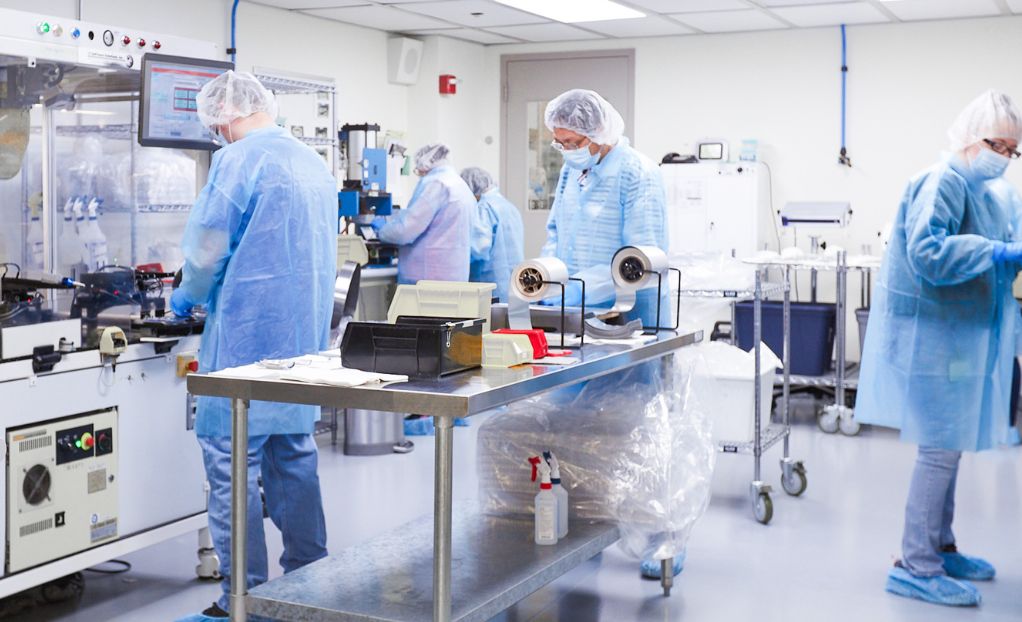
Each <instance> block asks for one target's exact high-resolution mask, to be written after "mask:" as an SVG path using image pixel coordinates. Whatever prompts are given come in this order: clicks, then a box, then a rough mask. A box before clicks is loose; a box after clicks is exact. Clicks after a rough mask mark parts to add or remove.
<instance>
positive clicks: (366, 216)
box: [337, 123, 404, 266]
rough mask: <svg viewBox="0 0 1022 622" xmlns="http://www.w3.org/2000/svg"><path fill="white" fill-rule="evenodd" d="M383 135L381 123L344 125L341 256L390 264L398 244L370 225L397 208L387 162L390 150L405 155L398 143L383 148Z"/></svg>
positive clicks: (378, 263)
mask: <svg viewBox="0 0 1022 622" xmlns="http://www.w3.org/2000/svg"><path fill="white" fill-rule="evenodd" d="M379 134H380V126H379V125H376V124H373V123H363V124H360V125H352V124H345V125H343V126H341V132H340V141H341V152H342V154H343V156H344V158H345V159H346V161H347V167H346V168H345V173H346V179H345V180H344V188H343V189H342V190H341V191H340V192H338V193H337V198H338V206H339V207H338V220H339V221H340V222H341V225H340V226H339V227H338V233H339V234H340V235H341V237H340V238H339V239H338V251H339V252H340V253H341V255H340V256H339V257H338V259H339V260H343V261H347V260H352V261H356V262H358V263H361V264H363V265H374V266H389V265H391V264H393V263H394V260H395V259H396V258H397V247H395V246H393V245H391V244H385V243H383V242H381V241H379V240H377V239H376V236H375V235H374V234H373V230H372V229H371V228H370V227H369V226H368V225H369V224H370V223H372V221H373V219H374V218H376V217H377V216H390V215H391V213H392V211H393V209H394V207H395V206H394V205H393V204H392V197H391V195H390V193H389V192H387V168H388V166H387V164H388V159H389V158H390V156H391V155H392V153H390V152H392V151H393V152H395V153H394V154H393V155H398V153H397V152H399V155H402V156H403V154H404V149H403V148H402V147H400V146H398V145H392V146H391V148H390V149H389V150H388V149H382V148H380V147H379V146H378V145H379ZM363 247H364V249H363Z"/></svg>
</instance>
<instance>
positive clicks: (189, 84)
mask: <svg viewBox="0 0 1022 622" xmlns="http://www.w3.org/2000/svg"><path fill="white" fill-rule="evenodd" d="M233 68H234V64H233V63H230V62H226V61H217V60H204V59H200V58H185V57H183V56H167V55H164V54H146V55H145V56H143V57H142V86H141V89H140V97H139V107H138V144H140V145H142V146H143V147H173V148H177V149H209V150H212V149H216V147H217V145H216V143H214V142H213V137H212V136H211V135H210V133H209V129H208V128H207V127H205V126H204V125H203V124H202V122H201V121H199V115H198V107H197V102H196V96H197V95H198V94H199V91H200V90H202V87H203V86H204V85H205V84H206V83H207V82H209V81H210V80H212V79H214V78H216V77H217V76H219V75H220V74H222V73H224V72H225V71H227V70H228V69H233Z"/></svg>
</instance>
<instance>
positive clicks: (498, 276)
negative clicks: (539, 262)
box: [469, 188, 525, 302]
mask: <svg viewBox="0 0 1022 622" xmlns="http://www.w3.org/2000/svg"><path fill="white" fill-rule="evenodd" d="M524 235H525V233H524V227H523V225H522V215H521V213H519V212H518V208H516V207H515V206H514V205H512V204H511V202H510V201H508V200H507V199H506V198H504V195H502V194H501V193H500V191H499V190H498V189H497V188H491V189H489V190H487V191H486V192H484V193H483V195H482V196H481V197H479V203H478V204H477V205H476V211H475V219H474V221H473V225H472V264H471V266H470V271H469V280H470V281H472V282H474V283H496V284H497V289H496V290H494V295H495V296H497V297H498V298H500V301H501V302H507V289H508V285H509V284H510V282H511V272H513V271H514V269H515V267H516V266H518V264H520V263H522V261H523V259H524V256H525V251H524V250H523V244H524Z"/></svg>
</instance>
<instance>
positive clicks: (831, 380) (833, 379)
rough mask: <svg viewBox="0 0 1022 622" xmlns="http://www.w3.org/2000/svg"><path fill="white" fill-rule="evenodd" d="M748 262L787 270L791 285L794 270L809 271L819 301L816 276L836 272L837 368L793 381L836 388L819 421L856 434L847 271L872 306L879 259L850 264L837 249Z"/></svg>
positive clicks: (855, 375)
mask: <svg viewBox="0 0 1022 622" xmlns="http://www.w3.org/2000/svg"><path fill="white" fill-rule="evenodd" d="M746 263H750V264H752V265H755V266H758V267H760V268H780V269H781V270H782V271H783V272H784V282H785V283H786V284H787V285H788V287H789V288H790V286H791V278H792V273H793V272H795V273H798V272H799V271H806V270H808V271H809V272H810V284H811V285H810V300H811V301H812V302H816V296H817V278H818V274H819V273H820V272H833V273H834V279H835V286H836V287H835V296H834V305H835V313H836V317H835V323H836V326H835V336H834V350H835V355H834V371H833V372H829V373H826V374H823V375H821V376H801V375H799V376H792V377H791V378H790V380H791V384H792V385H793V386H796V387H809V388H828V389H833V390H834V404H832V405H830V406H826V407H824V408H823V410H822V412H821V413H820V414H819V417H818V419H817V423H818V425H819V427H820V429H821V430H823V431H824V432H826V433H828V434H834V433H836V432H839V431H840V432H841V433H842V434H844V435H846V436H855V435H857V434H858V433H859V431H860V429H861V428H860V425H859V422H858V421H856V420H855V412H854V411H853V410H852V408H851V407H849V406H847V403H846V401H847V392H848V391H849V390H852V391H854V390H856V389H857V388H858V384H859V378H858V366H857V365H855V364H850V363H849V362H848V356H847V344H848V326H847V324H848V314H847V307H848V273H849V272H851V271H856V272H859V274H860V277H861V290H860V296H861V304H862V306H863V307H868V306H869V297H870V289H871V284H872V273H873V270H876V269H877V268H879V267H880V260H879V258H875V257H869V256H860V257H856V258H855V260H854V264H850V263H849V259H848V253H847V252H845V251H840V252H838V253H837V254H836V255H835V256H834V257H818V258H816V257H813V258H808V259H806V258H802V259H798V260H785V259H770V260H759V259H750V260H747V261H746Z"/></svg>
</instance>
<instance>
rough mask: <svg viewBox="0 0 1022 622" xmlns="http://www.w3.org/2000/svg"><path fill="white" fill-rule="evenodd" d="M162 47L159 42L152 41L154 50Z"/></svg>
mask: <svg viewBox="0 0 1022 622" xmlns="http://www.w3.org/2000/svg"><path fill="white" fill-rule="evenodd" d="M162 47H163V44H161V43H160V42H159V41H153V49H154V50H158V49H160V48H162Z"/></svg>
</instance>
